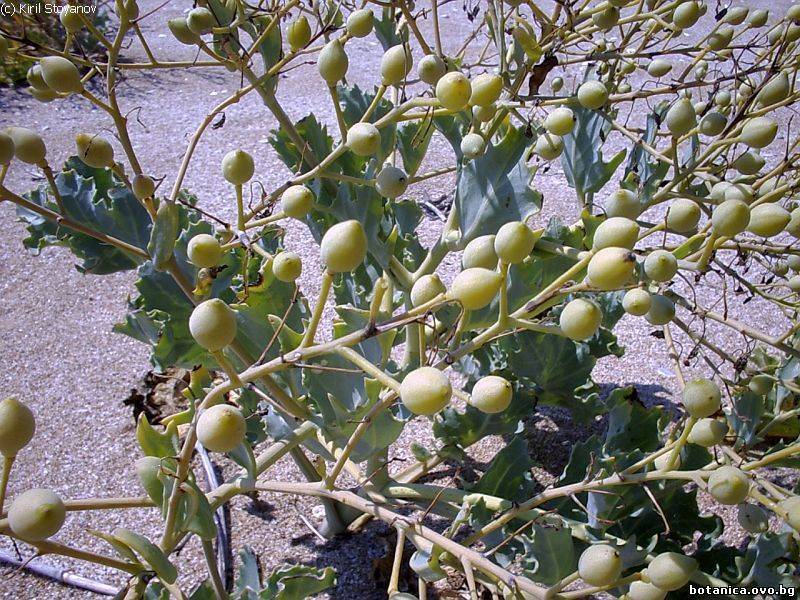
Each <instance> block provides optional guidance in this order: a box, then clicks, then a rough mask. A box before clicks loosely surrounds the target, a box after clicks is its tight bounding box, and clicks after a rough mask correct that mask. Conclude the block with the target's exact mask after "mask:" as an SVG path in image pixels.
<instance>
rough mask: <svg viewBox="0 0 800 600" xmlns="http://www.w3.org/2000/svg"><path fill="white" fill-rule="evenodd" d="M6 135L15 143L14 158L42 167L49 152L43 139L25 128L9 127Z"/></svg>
mask: <svg viewBox="0 0 800 600" xmlns="http://www.w3.org/2000/svg"><path fill="white" fill-rule="evenodd" d="M5 134H6V135H8V137H10V138H11V140H12V141H13V142H14V156H15V157H16V158H17V160H21V161H22V162H24V163H28V164H30V165H42V164H44V162H45V155H46V153H47V150H46V148H45V145H44V140H43V139H42V137H41V136H40V135H39V134H38V133H36V132H35V131H33V130H31V129H26V128H25V127H8V128H7V129H6V130H5Z"/></svg>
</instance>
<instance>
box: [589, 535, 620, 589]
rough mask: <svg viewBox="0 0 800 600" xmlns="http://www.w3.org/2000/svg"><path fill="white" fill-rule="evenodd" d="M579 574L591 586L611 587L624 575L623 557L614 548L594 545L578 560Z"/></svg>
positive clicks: (606, 545) (605, 545)
mask: <svg viewBox="0 0 800 600" xmlns="http://www.w3.org/2000/svg"><path fill="white" fill-rule="evenodd" d="M578 573H579V574H580V576H581V579H583V580H584V581H585V582H586V583H588V584H589V585H596V586H605V585H611V584H612V583H614V582H615V581H617V580H618V579H619V577H620V574H621V573H622V557H621V556H620V554H619V551H618V550H617V549H616V548H614V547H613V546H609V545H608V544H593V545H591V546H589V547H588V548H587V549H586V550H584V551H583V553H582V554H581V557H580V559H578Z"/></svg>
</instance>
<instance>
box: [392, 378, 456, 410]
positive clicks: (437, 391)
mask: <svg viewBox="0 0 800 600" xmlns="http://www.w3.org/2000/svg"><path fill="white" fill-rule="evenodd" d="M452 395H453V388H452V386H451V385H450V380H449V379H448V378H447V375H445V374H444V373H442V372H441V371H440V370H439V369H434V368H433V367H420V368H418V369H416V370H414V371H411V373H409V374H408V375H406V376H405V377H404V378H403V382H402V383H401V384H400V401H401V402H402V403H403V405H404V406H405V407H406V408H407V409H408V410H410V411H411V412H412V413H414V414H415V415H433V414H436V413H437V412H439V411H440V410H442V409H443V408H444V407H445V406H447V403H448V402H449V401H450V397H451V396H452Z"/></svg>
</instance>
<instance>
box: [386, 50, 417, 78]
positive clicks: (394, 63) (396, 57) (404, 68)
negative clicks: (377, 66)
mask: <svg viewBox="0 0 800 600" xmlns="http://www.w3.org/2000/svg"><path fill="white" fill-rule="evenodd" d="M413 64H414V61H413V59H412V57H411V49H410V48H409V47H408V46H406V45H405V44H398V45H396V46H392V47H391V48H389V49H388V50H387V51H386V52H384V53H383V58H381V83H383V85H399V84H400V83H402V82H403V80H405V78H406V75H408V73H409V71H411V67H412V66H413Z"/></svg>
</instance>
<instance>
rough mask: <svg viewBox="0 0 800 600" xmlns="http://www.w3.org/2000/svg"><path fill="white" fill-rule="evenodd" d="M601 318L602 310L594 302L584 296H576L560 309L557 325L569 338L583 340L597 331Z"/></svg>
mask: <svg viewBox="0 0 800 600" xmlns="http://www.w3.org/2000/svg"><path fill="white" fill-rule="evenodd" d="M602 320H603V311H602V310H600V306H599V305H598V304H597V303H596V302H593V301H592V300H586V299H585V298H576V299H575V300H571V301H570V302H569V303H568V304H567V305H566V306H565V307H564V310H562V311H561V315H560V316H559V319H558V325H559V327H561V331H562V332H564V335H566V336H567V337H568V338H569V339H571V340H575V341H583V340H588V339H589V338H590V337H592V336H593V335H594V334H595V333H597V330H598V329H600V323H601V322H602Z"/></svg>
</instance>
